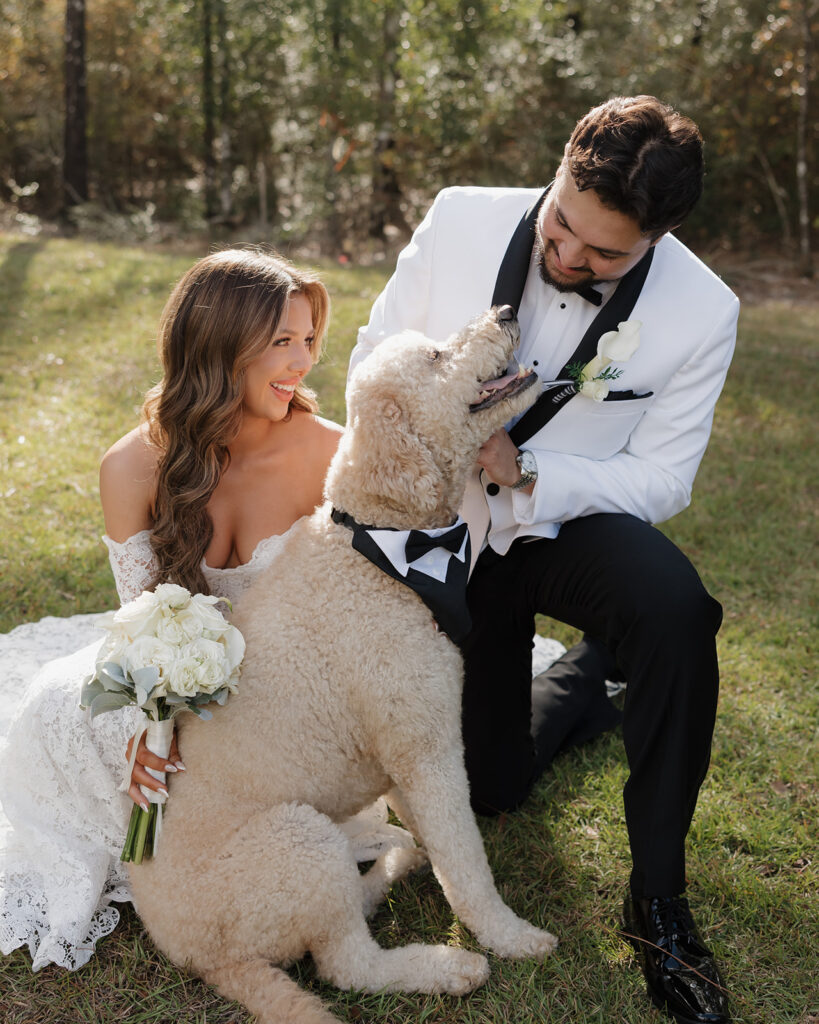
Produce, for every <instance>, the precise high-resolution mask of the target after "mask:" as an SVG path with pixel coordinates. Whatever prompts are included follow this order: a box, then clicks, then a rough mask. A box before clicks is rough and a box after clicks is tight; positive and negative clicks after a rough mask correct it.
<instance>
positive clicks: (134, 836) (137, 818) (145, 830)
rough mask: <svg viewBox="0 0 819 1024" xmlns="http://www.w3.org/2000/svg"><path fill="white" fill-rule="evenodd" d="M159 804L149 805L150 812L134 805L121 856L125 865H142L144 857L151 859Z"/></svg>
mask: <svg viewBox="0 0 819 1024" xmlns="http://www.w3.org/2000/svg"><path fill="white" fill-rule="evenodd" d="M156 815H157V804H149V805H148V810H147V811H143V810H142V808H141V807H137V805H136V804H134V808H133V810H132V811H131V818H130V821H129V822H128V833H127V835H126V836H125V845H124V846H123V847H122V853H121V854H120V856H119V859H120V860H121V861H124V862H125V863H132V864H141V863H142V858H143V857H150V856H151V854H152V852H153V847H154V831H155V829H156Z"/></svg>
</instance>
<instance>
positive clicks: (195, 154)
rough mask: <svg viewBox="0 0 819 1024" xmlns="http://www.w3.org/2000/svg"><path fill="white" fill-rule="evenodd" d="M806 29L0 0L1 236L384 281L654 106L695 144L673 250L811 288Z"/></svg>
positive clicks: (767, 14)
mask: <svg viewBox="0 0 819 1024" xmlns="http://www.w3.org/2000/svg"><path fill="white" fill-rule="evenodd" d="M818 29H819V2H817V0H744V2H735V0H721V2H717V0H684V2H679V0H568V2H562V0H554V2H548V0H547V2H542V0H437V2H434V3H431V2H427V0H302V2H300V3H298V2H297V3H292V2H291V3H287V2H284V0H87V2H86V0H0V204H2V208H3V214H4V215H3V219H2V221H0V225H4V226H6V227H7V228H8V227H12V228H14V229H16V230H22V231H24V232H29V233H36V232H38V231H41V230H43V228H44V225H47V224H54V223H58V224H59V226H60V228H61V229H63V230H64V229H66V228H69V229H70V228H72V227H73V228H75V229H79V230H80V231H82V232H83V233H85V234H89V233H90V234H95V235H97V236H99V235H103V236H106V237H112V238H113V237H116V238H118V240H122V241H126V240H127V241H134V242H139V241H141V240H145V239H149V238H154V239H166V238H167V237H168V236H169V234H174V235H177V236H178V235H179V234H180V233H182V234H201V233H203V232H205V233H206V234H207V235H208V237H209V238H212V239H214V240H217V241H218V240H219V239H220V238H224V239H227V238H229V239H230V240H231V241H235V240H236V239H237V238H239V237H244V238H245V239H247V240H252V241H265V242H270V243H272V244H274V245H276V246H277V247H279V248H284V249H286V250H289V251H295V250H298V252H299V254H300V255H301V256H304V255H307V256H309V255H311V254H314V255H315V256H316V257H320V256H330V257H332V258H341V260H342V261H345V260H350V259H352V260H355V261H367V260H369V259H371V258H382V259H383V258H385V252H387V251H388V250H389V247H390V243H392V244H393V247H394V246H395V245H396V244H400V243H401V242H402V241H403V240H404V239H405V238H406V237H407V235H408V233H409V232H410V230H411V229H412V227H414V226H415V225H416V224H417V223H418V221H419V220H420V217H421V215H422V214H423V211H424V210H425V208H426V207H427V206H428V204H429V202H430V201H431V199H432V197H433V196H434V194H435V193H436V192H437V191H438V189H440V188H442V187H444V186H446V185H450V184H456V183H457V184H478V185H505V186H515V185H520V186H531V185H537V184H541V183H543V184H545V183H546V182H547V181H548V180H549V179H550V178H551V176H552V174H553V173H554V170H555V168H556V166H557V164H558V162H559V159H560V156H561V152H562V146H563V144H564V142H565V140H566V138H567V137H568V134H569V132H570V130H571V127H572V126H573V124H574V122H575V120H576V119H577V118H578V117H579V116H580V115H581V114H583V113H584V112H585V111H586V110H587V109H588V108H589V107H591V106H592V105H594V104H595V103H597V102H599V101H600V100H602V99H604V98H606V97H608V96H610V95H614V94H617V93H622V94H633V93H639V92H648V93H653V94H655V95H658V96H660V97H661V98H663V99H665V100H667V101H668V102H671V103H672V104H674V105H675V106H677V107H678V108H679V109H681V110H682V111H684V112H685V113H687V114H689V115H690V116H692V117H693V118H694V119H695V120H696V121H697V123H698V124H699V125H700V127H701V128H702V131H703V134H704V136H705V138H706V141H707V148H706V155H707V166H708V176H707V183H706V191H705V195H704V197H703V200H702V202H701V203H700V205H699V207H698V208H697V210H696V211H695V212H694V214H693V216H692V217H691V218H690V221H689V222H688V223H687V224H686V225H685V226H684V229H683V231H682V232H681V234H682V236H683V238H684V240H686V241H687V242H689V244H696V246H697V247H698V249H699V250H700V251H702V249H703V248H705V249H707V250H708V251H709V252H712V251H713V250H714V249H715V248H718V249H721V250H726V249H730V250H732V251H737V250H742V251H744V252H749V251H750V252H756V251H758V250H759V249H760V248H761V247H764V248H766V249H767V250H768V251H770V250H773V251H775V252H777V254H778V256H777V260H778V261H785V260H787V261H791V260H793V261H794V262H793V263H792V264H791V265H792V267H793V269H794V270H795V272H796V274H797V275H800V276H801V275H805V276H806V275H809V274H810V273H811V271H812V248H813V241H814V239H815V233H816V230H817V227H818V226H819V218H817V216H816V214H815V213H813V212H812V211H816V210H817V207H819V203H817V200H818V199H819V172H817V166H816V152H815V140H816V138H817V137H819V133H818V132H817V128H818V127H819V123H818V121H819V119H818V118H817V113H816V104H815V102H814V99H815V77H816V53H815V50H816V47H815V40H816V38H817V30H818ZM812 234H813V238H812Z"/></svg>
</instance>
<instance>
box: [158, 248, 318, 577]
mask: <svg viewBox="0 0 819 1024" xmlns="http://www.w3.org/2000/svg"><path fill="white" fill-rule="evenodd" d="M297 294H298V295H304V296H305V297H306V298H307V300H308V301H309V303H310V309H311V311H312V315H313V328H314V331H315V343H314V347H313V354H314V359H318V357H319V355H320V352H321V342H322V339H323V337H324V332H325V330H326V327H327V319H328V315H329V306H330V301H329V297H328V295H327V290H326V289H325V287H324V285H323V284H322V283H321V282H320V281H319V280H318V278H317V277H315V275H313V274H311V273H310V272H306V271H303V270H298V269H296V268H295V267H294V266H292V264H290V263H289V262H288V261H287V260H285V259H284V258H282V257H281V256H278V255H275V254H271V253H267V252H264V251H262V250H259V249H228V250H225V251H223V252H216V253H212V254H211V255H210V256H206V257H205V258H204V259H201V260H199V262H198V263H196V264H194V266H193V267H191V269H190V270H189V271H188V272H187V274H185V276H184V277H183V278H182V280H181V281H180V282H179V283H178V284H177V286H176V287H175V288H174V290H173V292H172V293H171V296H170V298H169V299H168V301H167V303H166V305H165V309H164V310H163V312H162V318H161V320H160V325H159V339H158V347H159V354H160V358H161V360H162V366H163V376H162V380H161V381H160V382H159V384H157V385H156V386H155V387H153V388H152V389H151V390H150V391H149V392H148V394H147V395H146V398H145V403H144V405H143V410H142V411H143V416H144V418H145V420H146V421H147V424H148V433H149V437H150V440H151V443H152V444H154V445H155V446H156V447H157V448H158V449H159V452H160V457H159V461H158V469H157V481H156V495H155V498H154V508H153V526H152V529H151V546H152V548H153V550H154V553H155V555H156V558H157V564H158V571H157V576H156V579H155V580H154V586H156V584H158V583H163V582H166V581H168V580H173V582H174V583H178V584H179V585H180V586H183V587H187V588H188V590H190V591H191V593H202V594H207V593H209V588H208V585H207V582H206V580H205V577H204V574H203V572H202V560H203V558H204V555H205V551H206V550H207V547H208V544H209V543H210V541H211V537H212V536H213V522H212V521H211V518H210V514H209V513H208V511H207V504H208V500H209V499H210V496H211V494H213V491H214V489H215V487H216V485H217V484H218V482H219V479H220V477H221V475H222V473H223V472H224V471H225V469H226V468H227V465H228V462H229V459H230V453H229V446H230V444H231V442H232V441H233V440H234V439H235V438H236V436H237V434H238V432H239V428H240V426H241V422H242V402H243V398H244V377H245V370H246V369H247V366H248V364H249V363H250V362H251V360H253V359H254V358H255V357H256V356H258V355H260V354H261V353H262V352H263V351H264V349H265V346H267V345H268V344H269V342H270V340H271V338H272V337H273V335H274V332H275V330H276V327H277V325H278V324H279V322H280V321H281V319H282V316H283V315H284V313H285V309H286V306H287V303H288V300H289V299H290V298H291V296H293V295H297ZM290 406H291V409H304V410H307V411H309V412H316V411H317V409H318V403H317V402H316V397H315V394H314V393H313V391H311V390H310V388H308V387H306V386H305V384H304V383H303V382H301V383H299V384H298V386H297V387H296V390H295V393H294V395H293V398H292V401H291V403H290Z"/></svg>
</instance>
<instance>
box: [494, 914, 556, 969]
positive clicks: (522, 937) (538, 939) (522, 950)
mask: <svg viewBox="0 0 819 1024" xmlns="http://www.w3.org/2000/svg"><path fill="white" fill-rule="evenodd" d="M488 945H489V947H490V949H491V950H492V951H493V952H494V953H497V955H498V956H503V957H508V958H509V959H512V960H524V959H527V958H529V957H534V958H536V959H538V960H544V959H545V958H546V957H547V956H549V954H550V953H554V951H555V950H556V949H557V938H556V937H555V936H554V935H552V934H550V933H549V932H546V931H543V929H542V928H535V926H534V925H533V924H529V923H528V921H523V920H521V919H520V918H518V919H517V926H516V927H515V928H514V929H513V930H508V931H507V934H505V935H503V936H499V937H498V938H497V939H495V941H492V942H489V943H488Z"/></svg>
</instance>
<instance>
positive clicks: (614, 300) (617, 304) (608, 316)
mask: <svg viewBox="0 0 819 1024" xmlns="http://www.w3.org/2000/svg"><path fill="white" fill-rule="evenodd" d="M653 259H654V246H653V245H652V246H651V247H650V248H649V249H648V250H647V252H646V254H645V255H644V256H643V257H642V259H640V261H639V262H638V263H636V264H635V265H634V266H633V267H632V268H631V270H629V272H628V273H627V274H626V275H625V276H624V277H622V278H621V279H620V283H619V284H618V285H617V287H616V288H615V290H614V292H613V294H612V295H611V296H610V297H609V300H608V302H606V303H605V305H603V306H602V307H601V309H600V312H599V313H598V314H597V316H596V317H595V318H594V320H592V322H591V324H590V325H589V328H588V330H587V331H586V333H585V334H584V335H583V337H582V339H581V340H580V344H579V345H578V346H577V348H576V349H575V350H574V352H572V354H571V356H570V357H569V359H568V360H567V361H566V364H565V365H564V367H563V369H562V370H561V371H560V373H559V375H558V376H559V377H562V378H565V377H567V376H568V369H569V366H570V365H571V364H572V363H587V362H588V361H589V360H590V359H592V358H593V357H594V356H595V355H596V354H597V342H598V341H599V340H600V338H601V337H602V335H604V334H605V333H606V332H607V331H613V330H616V328H617V325H618V324H619V323H622V321H623V320H628V318H629V316H630V315H631V311H632V310H633V309H634V305H635V303H636V302H637V299H638V298H639V297H640V292H641V290H642V287H643V285H644V284H645V280H646V277H648V271H649V268H650V267H651V261H652V260H653ZM576 394H577V392H576V391H575V389H574V388H573V387H572V386H571V385H562V386H557V387H556V386H552V387H551V388H550V387H549V384H548V382H547V383H546V384H545V385H544V391H543V394H542V395H541V396H540V398H538V400H537V401H536V402H535V404H534V405H533V406H532V407H531V408H530V409H528V410H527V411H526V412H525V413H524V414H523V416H521V418H520V419H519V420H518V422H517V423H516V424H515V425H514V427H512V429H511V430H510V431H509V436H510V437H511V438H512V440H513V441H514V442H515V444H516V445H518V447H520V445H522V444H523V443H524V442H525V441H528V440H529V438H530V437H534V435H535V434H536V433H537V432H538V431H539V430H540V429H541V428H542V427H544V426H545V425H546V424H547V423H548V422H549V420H550V419H551V418H552V417H553V416H554V415H555V414H556V413H557V412H558V411H559V410H560V408H561V407H562V406H563V405H565V403H566V402H568V401H570V400H571V399H572V398H574V396H575V395H576Z"/></svg>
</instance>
